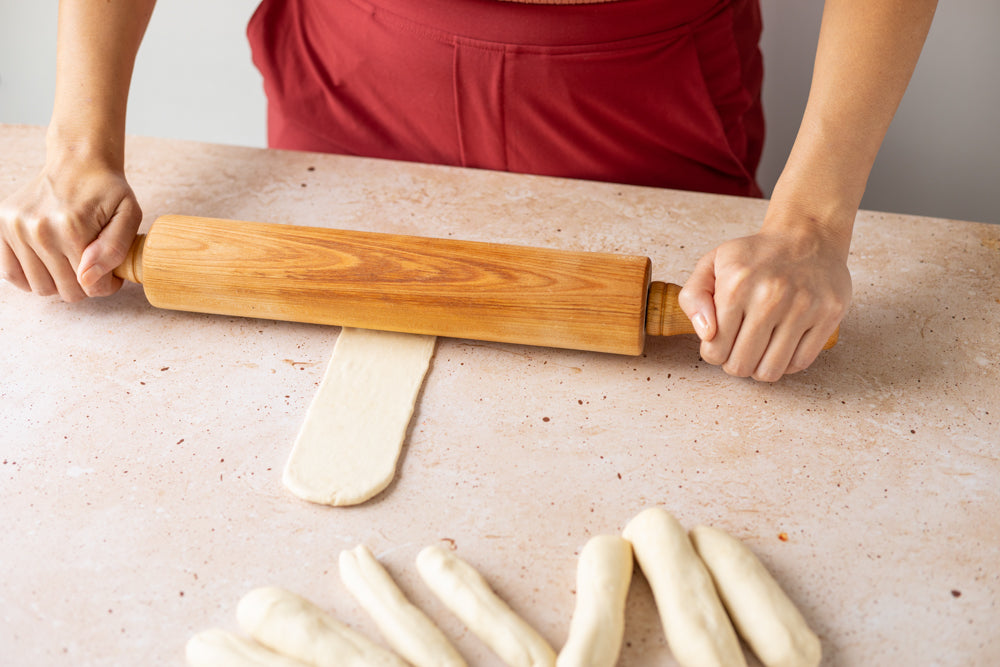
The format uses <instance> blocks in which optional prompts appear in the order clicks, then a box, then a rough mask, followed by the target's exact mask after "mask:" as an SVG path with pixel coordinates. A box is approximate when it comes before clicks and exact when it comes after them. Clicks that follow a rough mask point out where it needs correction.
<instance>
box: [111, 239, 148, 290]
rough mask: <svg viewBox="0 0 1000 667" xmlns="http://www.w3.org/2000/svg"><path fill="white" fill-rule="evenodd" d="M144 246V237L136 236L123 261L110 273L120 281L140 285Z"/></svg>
mask: <svg viewBox="0 0 1000 667" xmlns="http://www.w3.org/2000/svg"><path fill="white" fill-rule="evenodd" d="M145 245H146V235H145V234H136V237H135V239H134V240H133V241H132V246H131V247H130V248H129V249H128V254H127V255H125V261H123V262H122V263H121V266H119V267H118V268H117V269H115V270H114V271H113V272H112V273H114V274H115V275H116V276H118V277H119V278H121V279H122V280H129V281H131V282H133V283H139V284H142V250H143V248H144V247H145Z"/></svg>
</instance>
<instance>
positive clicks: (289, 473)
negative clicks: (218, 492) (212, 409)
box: [282, 327, 435, 505]
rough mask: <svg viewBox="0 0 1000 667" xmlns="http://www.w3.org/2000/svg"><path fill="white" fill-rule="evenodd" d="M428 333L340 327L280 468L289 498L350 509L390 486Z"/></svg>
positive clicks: (427, 353)
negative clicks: (303, 418)
mask: <svg viewBox="0 0 1000 667" xmlns="http://www.w3.org/2000/svg"><path fill="white" fill-rule="evenodd" d="M434 341H435V337H434V336H418V335H414V334H403V333H393V332H389V331H371V330H368V329H352V328H350V327H344V328H343V329H342V330H341V332H340V336H338V337H337V344H336V346H334V349H333V356H332V357H331V359H330V364H329V365H328V366H327V369H326V373H325V374H324V376H323V381H322V382H321V383H320V386H319V390H318V391H317V392H316V395H315V397H314V398H313V401H312V404H311V405H310V406H309V411H308V412H307V413H306V419H305V422H304V423H303V424H302V428H301V430H300V431H299V435H298V438H297V439H296V440H295V445H294V446H293V447H292V453H291V455H290V456H289V457H288V462H287V464H286V465H285V472H284V475H283V478H282V479H283V481H284V484H285V486H286V487H288V488H289V489H290V490H291V491H292V493H294V494H295V495H297V496H299V497H300V498H304V499H305V500H309V501H312V502H314V503H322V504H325V505H356V504H358V503H363V502H364V501H366V500H368V499H369V498H371V497H372V496H374V495H376V494H377V493H379V492H380V491H382V490H383V489H385V487H387V486H388V485H389V482H391V481H392V477H393V475H394V474H395V472H396V461H397V459H398V458H399V452H400V450H401V449H402V447H403V439H404V438H405V437H406V430H407V427H408V425H409V423H410V416H411V415H412V414H413V406H414V405H415V404H416V401H417V395H418V394H419V392H420V385H421V384H422V383H423V381H424V374H425V373H426V372H427V366H428V364H429V363H430V359H431V355H432V354H433V353H434Z"/></svg>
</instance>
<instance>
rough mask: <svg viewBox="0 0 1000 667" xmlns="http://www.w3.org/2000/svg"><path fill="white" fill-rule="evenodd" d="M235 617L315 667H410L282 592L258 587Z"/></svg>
mask: <svg viewBox="0 0 1000 667" xmlns="http://www.w3.org/2000/svg"><path fill="white" fill-rule="evenodd" d="M236 618H237V619H238V620H239V623H240V627H241V628H243V631H244V632H246V633H247V634H249V635H250V636H251V637H253V638H254V639H256V640H257V641H258V642H260V643H261V644H263V645H265V646H267V647H268V648H271V649H273V650H275V651H277V652H278V653H281V654H283V655H286V656H290V657H293V658H295V659H297V660H301V661H302V662H305V663H307V664H310V665H313V666H314V667H406V663H405V662H404V661H403V660H402V659H401V658H399V657H398V656H397V655H395V654H394V653H392V652H391V651H389V650H387V649H384V648H382V647H381V646H379V645H378V644H376V643H375V642H373V641H371V640H370V639H368V638H367V637H365V636H364V635H362V634H360V633H358V632H355V631H354V630H352V629H351V628H349V627H347V626H346V625H343V624H342V623H340V622H339V621H337V619H335V618H333V617H332V616H330V615H329V614H327V613H325V612H324V611H323V610H321V609H320V608H319V607H317V606H316V605H314V604H313V603H311V602H309V601H308V600H306V599H304V598H301V597H299V596H298V595H295V594H294V593H290V592H288V591H286V590H282V589H280V588H274V587H266V588H258V589H255V590H253V591H250V592H249V593H247V594H246V595H244V596H243V599H241V600H240V603H239V604H238V605H237V607H236Z"/></svg>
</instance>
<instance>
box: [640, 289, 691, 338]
mask: <svg viewBox="0 0 1000 667" xmlns="http://www.w3.org/2000/svg"><path fill="white" fill-rule="evenodd" d="M680 291H681V288H680V285H674V284H673V283H663V282H660V281H658V280H654V281H653V282H651V283H650V284H649V294H648V297H647V300H646V335H647V336H674V335H677V334H693V333H695V330H694V326H693V325H692V324H691V320H689V319H688V317H687V315H685V314H684V311H683V310H681V307H680V305H679V304H678V303H677V294H678V293H679V292H680Z"/></svg>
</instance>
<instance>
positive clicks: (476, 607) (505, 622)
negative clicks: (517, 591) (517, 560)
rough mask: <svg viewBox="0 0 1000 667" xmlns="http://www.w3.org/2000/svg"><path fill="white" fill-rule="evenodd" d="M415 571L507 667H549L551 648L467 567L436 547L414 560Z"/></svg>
mask: <svg viewBox="0 0 1000 667" xmlns="http://www.w3.org/2000/svg"><path fill="white" fill-rule="evenodd" d="M417 571H418V572H419V573H420V576H421V578H422V579H423V580H424V582H425V583H426V584H427V586H428V587H429V588H430V589H431V590H432V591H433V592H434V594H435V595H437V597H438V598H440V599H441V602H443V603H444V604H445V606H446V607H448V608H449V609H450V610H451V611H452V613H454V614H455V615H456V616H458V618H459V619H460V620H461V621H462V622H463V623H465V625H466V627H468V628H469V630H471V631H472V632H473V634H475V635H476V636H477V637H479V638H480V639H481V640H483V642H484V643H486V645H487V646H489V647H490V648H491V649H492V650H493V652H494V653H496V654H497V655H498V656H500V659H501V660H503V661H504V663H505V664H507V665H509V666H510V667H552V666H553V665H555V661H556V654H555V651H553V650H552V647H551V646H549V644H548V643H547V642H546V641H545V640H544V639H543V638H542V637H541V635H539V634H538V633H537V632H535V630H534V629H533V628H532V627H531V626H530V625H528V624H527V623H526V622H525V621H524V619H522V618H521V617H519V616H518V615H517V614H515V613H514V612H513V611H512V610H511V608H510V607H508V606H507V604H506V603H505V602H504V601H503V600H501V599H500V598H499V596H497V594H496V593H494V592H493V589H491V588H490V585H489V584H488V583H486V580H485V579H483V577H482V576H481V575H480V574H479V572H477V571H476V570H475V568H473V567H472V566H471V565H469V564H468V563H466V562H465V561H463V560H461V559H460V558H458V557H457V556H455V555H453V554H452V553H450V552H449V551H447V550H446V549H444V548H443V547H440V546H430V547H427V548H425V549H424V550H423V551H421V552H420V554H419V555H418V556H417Z"/></svg>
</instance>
